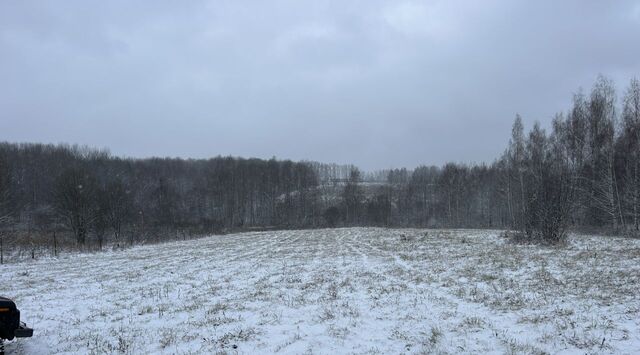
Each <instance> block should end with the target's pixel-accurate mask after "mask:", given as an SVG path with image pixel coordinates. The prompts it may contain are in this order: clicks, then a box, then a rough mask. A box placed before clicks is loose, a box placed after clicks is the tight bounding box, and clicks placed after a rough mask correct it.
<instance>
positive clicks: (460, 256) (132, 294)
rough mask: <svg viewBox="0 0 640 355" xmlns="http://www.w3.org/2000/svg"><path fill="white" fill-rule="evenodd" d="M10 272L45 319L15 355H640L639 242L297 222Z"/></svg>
mask: <svg viewBox="0 0 640 355" xmlns="http://www.w3.org/2000/svg"><path fill="white" fill-rule="evenodd" d="M425 233H426V234H425ZM403 235H404V236H403ZM0 270H1V272H2V278H3V280H2V283H1V284H0V294H1V295H6V296H9V297H12V298H14V299H15V300H16V302H17V303H18V306H19V308H20V309H21V310H22V313H23V318H24V320H25V321H27V322H28V323H29V324H30V325H32V326H33V327H34V328H35V334H34V338H31V339H23V340H19V341H17V342H15V341H14V342H11V343H9V344H7V350H8V354H12V353H16V354H46V353H52V354H57V353H83V354H86V353H88V354H92V353H95V354H98V353H130V354H140V353H177V354H193V353H207V354H209V353H216V352H219V353H275V352H281V353H325V354H332V353H368V354H389V353H404V352H407V353H421V352H426V353H432V352H435V353H486V352H488V353H579V354H584V353H601V352H602V353H629V354H633V353H636V354H637V353H640V241H639V240H630V239H618V238H604V237H577V236H576V237H572V238H571V241H570V245H569V246H568V247H565V248H540V247H533V246H514V245H510V244H506V243H505V241H504V240H502V239H501V238H500V237H498V233H497V232H488V231H466V230H465V231H434V230H430V231H428V232H427V231H425V230H388V229H374V228H353V229H334V230H314V231H282V232H265V233H245V234H236V235H226V236H214V237H210V238H205V239H200V240H193V241H186V242H175V243H168V244H162V245H154V246H144V247H137V248H133V249H129V250H126V251H119V252H108V253H100V254H86V255H74V256H66V257H61V258H59V259H48V260H38V261H36V262H29V263H20V264H12V265H4V266H1V267H0Z"/></svg>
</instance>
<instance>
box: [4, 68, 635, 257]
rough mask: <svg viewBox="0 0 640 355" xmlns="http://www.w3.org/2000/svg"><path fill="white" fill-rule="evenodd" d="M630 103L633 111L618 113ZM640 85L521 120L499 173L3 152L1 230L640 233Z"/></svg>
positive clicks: (541, 236)
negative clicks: (371, 228) (543, 121)
mask: <svg viewBox="0 0 640 355" xmlns="http://www.w3.org/2000/svg"><path fill="white" fill-rule="evenodd" d="M619 103H620V104H621V105H619ZM639 224H640V83H639V82H638V80H635V79H634V80H632V81H631V83H630V85H629V86H628V88H627V89H626V91H625V92H624V95H623V97H622V100H620V102H619V101H618V99H617V97H616V94H615V90H614V85H613V83H612V82H611V81H610V80H608V79H606V78H604V77H599V78H598V80H597V81H596V83H595V85H594V86H593V88H592V90H591V92H590V93H589V94H584V93H582V92H581V91H580V92H578V93H577V94H575V95H574V99H573V106H572V107H571V108H570V110H569V111H567V112H566V113H560V114H558V115H556V117H555V118H554V120H553V122H552V124H551V127H550V131H549V132H547V131H546V130H545V129H543V128H542V126H541V125H540V124H539V123H535V124H534V125H533V127H532V129H531V130H530V131H529V132H528V133H526V132H525V130H524V124H523V121H522V118H521V117H520V116H516V119H515V122H514V124H513V129H512V132H511V139H510V141H509V144H508V146H507V149H506V150H505V152H504V154H503V155H502V156H501V157H500V158H499V159H496V160H495V161H494V162H493V163H492V164H479V165H462V164H446V165H444V166H442V167H427V166H422V167H418V168H416V169H414V170H413V171H409V170H406V169H392V170H386V171H379V172H373V173H367V174H363V173H361V172H360V171H359V170H358V169H357V168H355V167H353V166H350V165H335V164H321V163H314V162H301V163H294V162H291V161H277V160H276V159H270V160H260V159H240V158H231V157H226V158H225V157H217V158H213V159H209V160H183V159H158V158H153V159H121V158H117V157H113V156H111V155H110V154H109V153H108V152H106V151H102V150H94V149H88V148H81V147H77V146H65V145H60V146H53V145H42V144H9V143H1V144H0V232H2V231H4V232H7V231H25V232H26V233H32V234H33V233H37V232H43V233H44V232H48V231H52V230H59V229H64V230H66V231H68V232H69V233H71V234H72V235H73V237H74V240H75V241H76V242H77V243H78V244H80V245H82V244H85V243H86V242H87V240H88V239H89V238H94V239H95V240H96V241H97V242H98V243H99V244H102V243H103V241H104V240H105V239H112V240H114V241H120V240H124V239H125V238H126V239H127V240H128V241H129V242H132V243H133V242H135V241H136V240H138V239H141V240H148V239H149V238H157V239H160V238H163V237H167V236H172V237H174V236H175V234H176V233H185V234H200V233H211V232H218V231H221V230H225V229H239V228H253V227H277V228H292V227H322V226H352V225H375V226H426V227H493V228H510V227H511V228H513V229H516V230H518V231H520V232H521V234H522V235H523V236H525V237H526V238H528V239H532V240H541V241H545V242H555V241H558V240H561V239H562V237H563V236H564V234H565V231H566V230H567V228H569V227H572V226H574V227H576V226H579V227H598V228H602V227H604V228H609V229H612V230H615V231H635V233H638V230H639V229H640V226H639Z"/></svg>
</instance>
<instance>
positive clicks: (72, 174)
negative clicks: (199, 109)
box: [0, 143, 321, 245]
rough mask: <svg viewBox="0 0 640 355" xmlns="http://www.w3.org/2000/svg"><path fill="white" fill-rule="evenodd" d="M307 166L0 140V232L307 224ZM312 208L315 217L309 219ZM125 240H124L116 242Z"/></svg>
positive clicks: (156, 233)
mask: <svg viewBox="0 0 640 355" xmlns="http://www.w3.org/2000/svg"><path fill="white" fill-rule="evenodd" d="M317 183H318V182H317V179H316V174H315V172H314V171H313V170H312V169H311V168H310V166H309V165H308V164H305V163H294V162H291V161H277V160H275V159H271V160H260V159H240V158H231V157H226V158H223V157H218V158H213V159H209V160H182V159H156V158H154V159H142V160H137V159H120V158H117V157H112V156H110V155H109V154H108V153H107V152H105V151H100V150H93V149H89V148H81V147H77V146H64V145H61V146H53V145H42V144H19V145H18V144H8V143H3V144H0V213H1V214H0V216H1V217H2V221H1V222H2V224H1V225H0V230H3V231H5V232H7V231H16V230H17V231H24V232H26V233H31V234H33V233H38V232H47V231H52V230H55V229H60V228H62V229H64V230H67V231H70V232H71V233H72V234H73V236H74V239H75V241H76V242H77V243H78V244H80V245H83V244H85V243H86V241H87V239H88V238H89V236H91V237H93V238H95V239H96V241H97V242H98V243H100V244H102V242H103V240H104V239H105V237H107V238H110V239H113V240H116V241H119V240H121V239H122V238H124V237H126V238H128V240H129V241H130V242H135V241H136V240H137V239H150V238H156V239H161V238H165V237H169V236H175V234H176V233H188V234H200V233H212V232H219V231H221V230H225V229H235V228H250V227H258V226H262V227H264V226H276V225H285V224H287V225H289V224H290V225H300V226H302V225H310V226H314V225H315V224H316V223H317V221H318V219H320V218H321V216H320V214H319V213H317V212H316V211H314V209H313V208H314V207H315V206H313V204H312V201H311V199H310V198H308V196H307V195H308V194H307V193H296V194H293V192H296V191H303V192H304V191H309V190H310V188H311V187H314V186H316V185H317ZM313 215H317V216H318V218H315V219H314V218H312V216H313ZM122 241H123V242H124V240H122Z"/></svg>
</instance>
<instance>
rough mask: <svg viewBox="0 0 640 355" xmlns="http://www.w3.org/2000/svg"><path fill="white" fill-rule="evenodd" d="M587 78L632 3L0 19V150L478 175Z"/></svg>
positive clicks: (65, 5)
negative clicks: (460, 168) (25, 147)
mask: <svg viewBox="0 0 640 355" xmlns="http://www.w3.org/2000/svg"><path fill="white" fill-rule="evenodd" d="M599 73H602V74H605V75H607V76H609V77H611V78H612V79H614V80H615V81H616V83H617V84H618V86H619V88H621V89H623V88H624V86H626V84H627V83H628V81H629V79H630V78H631V77H633V76H638V75H640V2H637V1H514V0H502V1H499V0H498V1H492V0H490V1H476V0H468V1H376V0H373V1H372V0H363V1H347V0H339V1H322V0H314V1H300V0H291V1H240V0H229V1H128V0H126V1H125V0H123V1H87V0H78V1H62V0H61V1H24V0H4V1H1V2H0V140H7V141H11V142H45V143H58V142H68V143H78V144H87V145H90V146H95V147H108V148H109V149H110V150H111V152H112V153H114V154H116V155H124V156H135V157H148V156H181V157H193V158H203V157H211V156H216V155H234V156H244V157H263V158H270V157H272V156H276V157H278V158H288V159H294V160H302V159H308V160H317V161H323V162H337V163H354V164H356V165H358V166H360V167H362V168H365V169H378V168H388V167H392V166H393V167H400V166H406V167H410V168H411V167H415V166H416V165H420V164H441V163H443V162H446V161H455V162H474V161H475V162H480V161H488V162H490V161H492V160H493V159H494V158H495V157H497V156H498V155H499V154H500V153H501V152H502V150H503V149H504V147H505V145H506V143H507V141H508V136H509V134H510V126H511V123H512V121H513V117H514V115H515V114H516V113H518V112H519V113H520V114H521V115H522V116H523V117H524V120H525V124H526V125H527V126H528V127H530V126H531V124H532V123H533V121H534V120H539V121H541V122H542V123H544V124H547V123H548V122H549V121H550V120H551V118H552V116H553V114H554V113H555V112H558V111H562V110H566V109H567V108H568V107H569V104H570V101H571V96H572V93H574V92H575V91H577V89H578V88H579V87H584V88H585V89H587V90H588V89H590V87H591V85H592V83H593V82H594V80H595V78H596V76H597V75H598V74H599ZM619 96H620V93H619Z"/></svg>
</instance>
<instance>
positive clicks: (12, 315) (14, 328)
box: [0, 297, 33, 342]
mask: <svg viewBox="0 0 640 355" xmlns="http://www.w3.org/2000/svg"><path fill="white" fill-rule="evenodd" d="M32 335H33V329H31V328H27V326H26V325H25V324H24V323H23V322H21V321H20V310H19V309H18V308H17V307H16V303H15V302H13V301H12V300H10V299H8V298H5V297H0V342H1V341H2V340H12V339H13V338H27V337H30V336H32Z"/></svg>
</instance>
